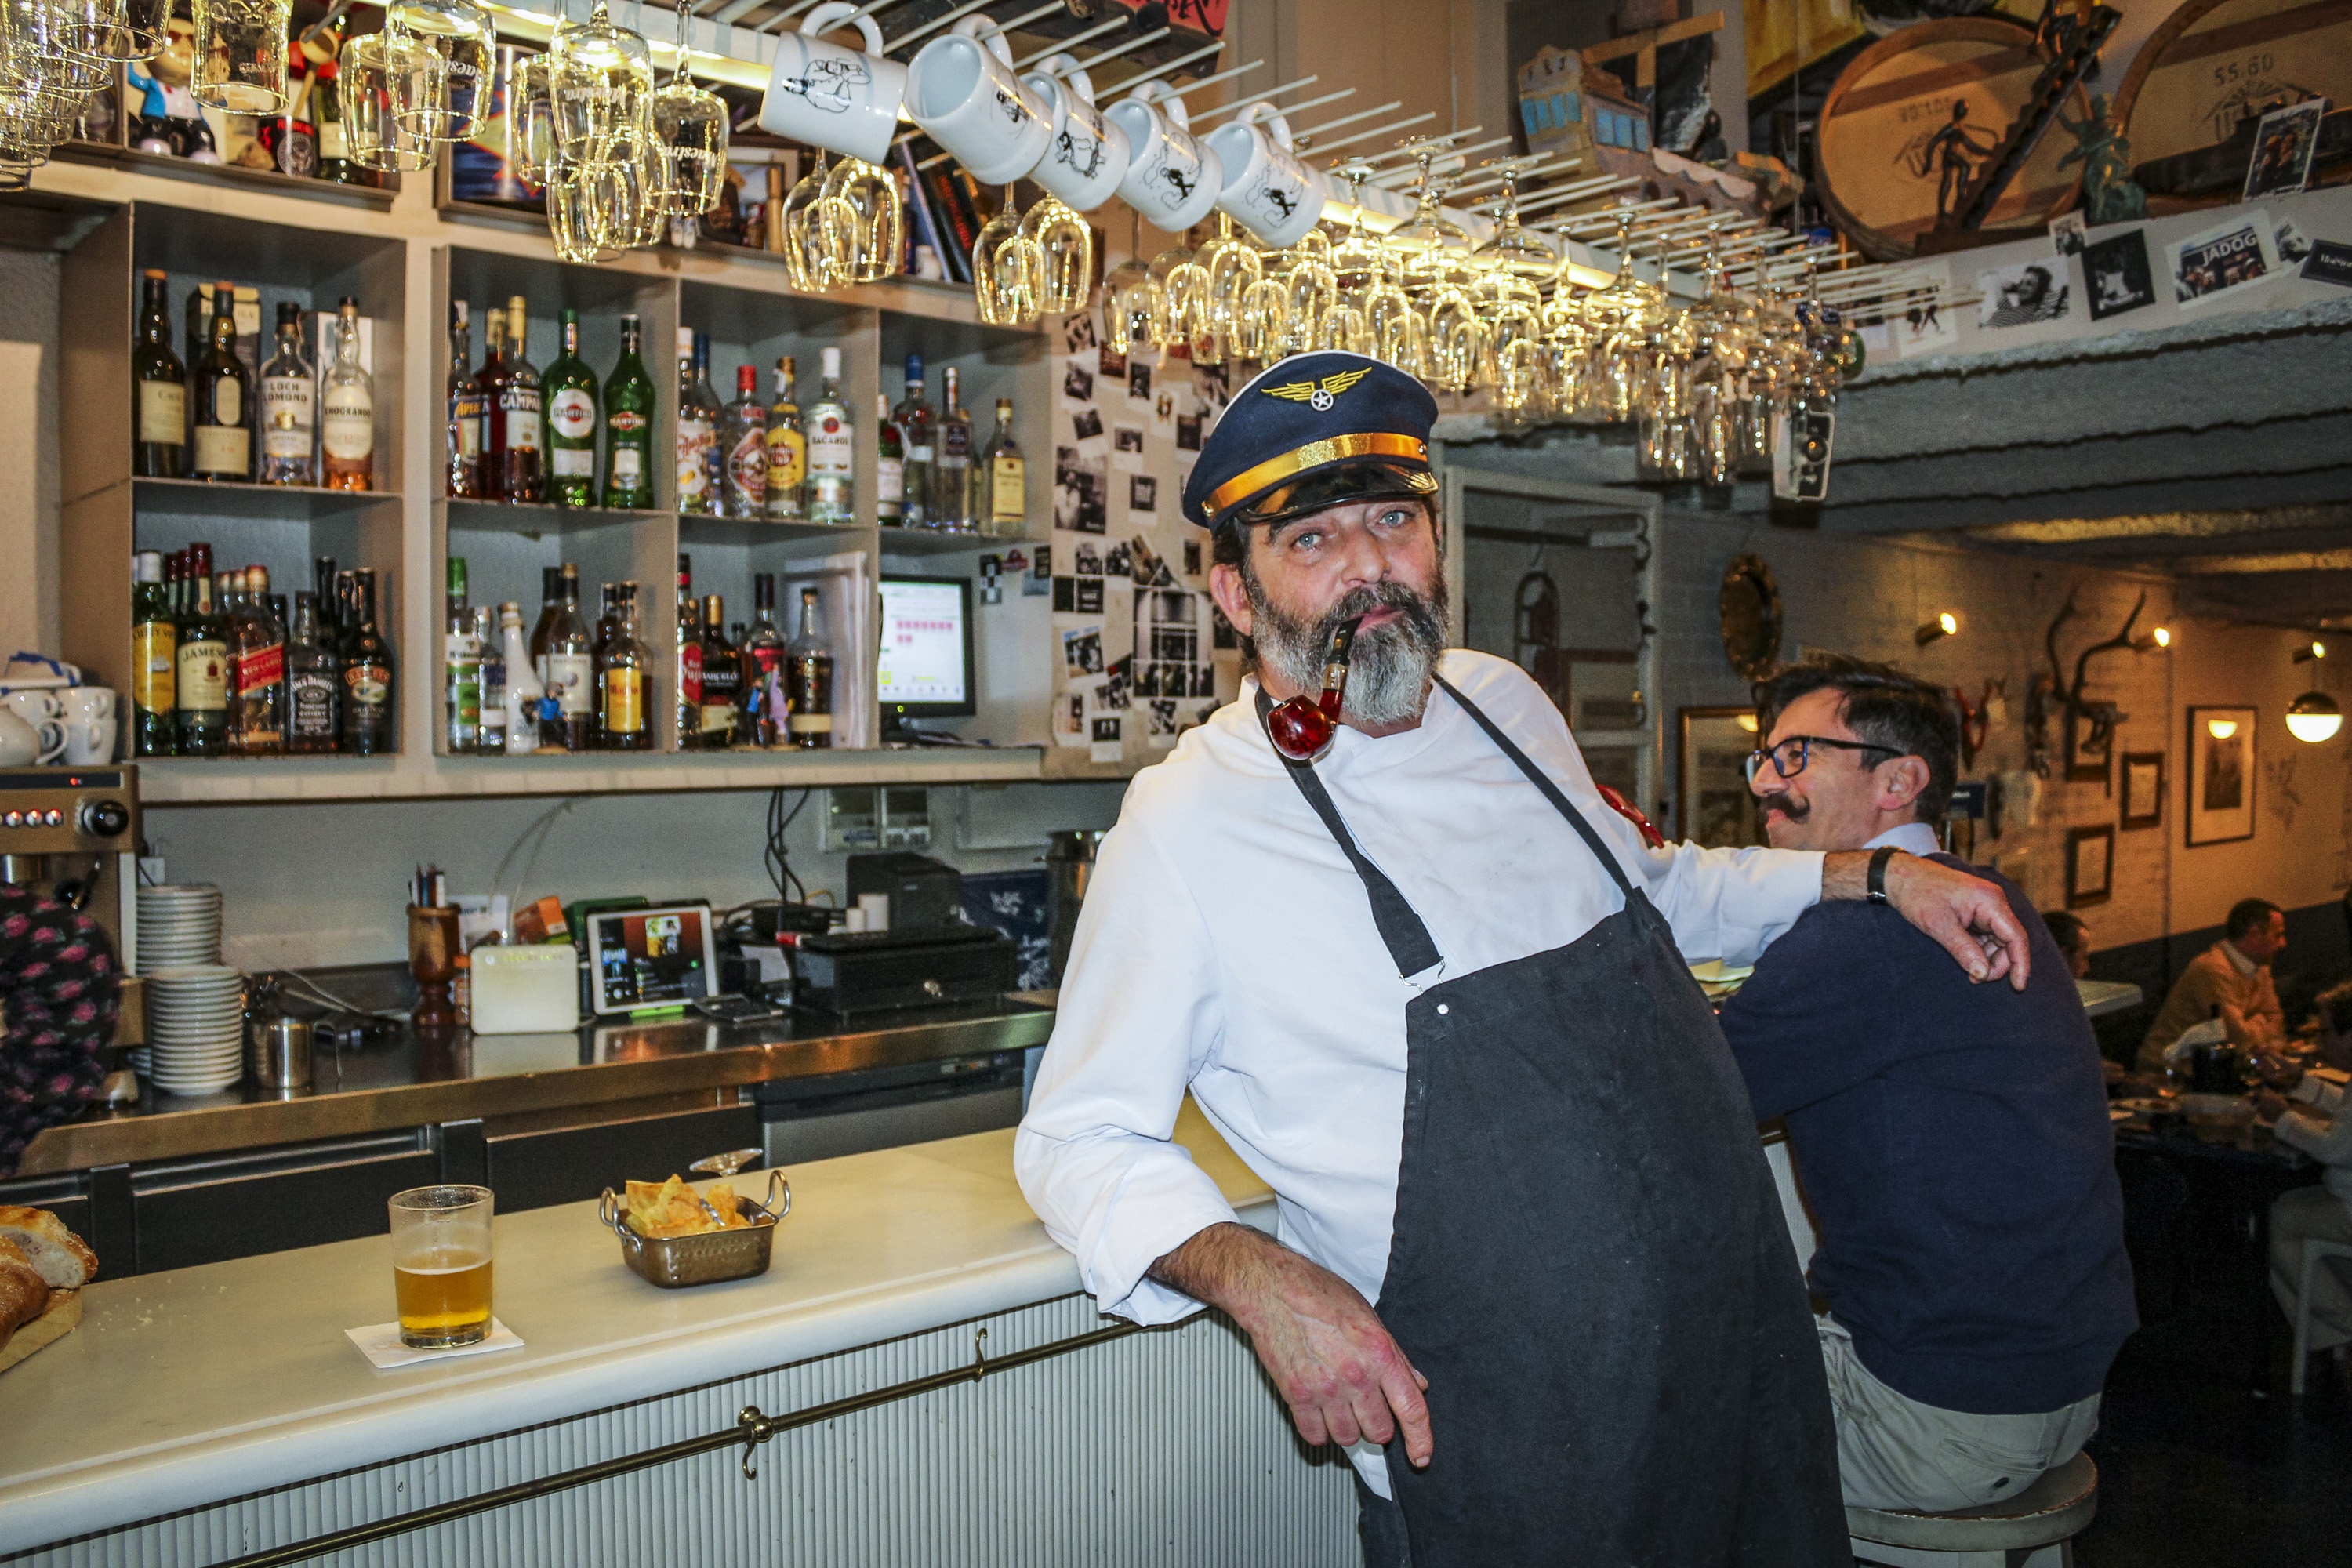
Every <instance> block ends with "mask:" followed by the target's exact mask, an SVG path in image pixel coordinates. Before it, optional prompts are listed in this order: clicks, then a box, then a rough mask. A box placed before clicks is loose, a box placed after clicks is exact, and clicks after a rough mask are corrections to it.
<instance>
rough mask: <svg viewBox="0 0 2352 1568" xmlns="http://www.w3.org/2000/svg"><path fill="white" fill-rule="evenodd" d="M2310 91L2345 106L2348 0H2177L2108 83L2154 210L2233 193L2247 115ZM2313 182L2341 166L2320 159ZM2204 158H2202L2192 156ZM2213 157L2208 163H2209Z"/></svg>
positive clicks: (2349, 67) (2351, 90) (2247, 139)
mask: <svg viewBox="0 0 2352 1568" xmlns="http://www.w3.org/2000/svg"><path fill="white" fill-rule="evenodd" d="M2307 98H2325V99H2329V100H2333V106H2334V107H2335V108H2336V109H2339V110H2340V109H2342V108H2344V107H2345V106H2346V105H2347V103H2352V0H2186V3H2185V4H2184V5H2182V6H2181V7H2180V9H2179V10H2178V11H2175V12H2174V13H2173V14H2172V15H2171V16H2168V17H2166V18H2165V19H2164V21H2163V22H2162V23H2160V24H2159V25H2158V27H2157V29H2156V31H2155V32H2154V33H2151V34H2150V35H2148V40H2147V43H2145V44H2143V45H2141V46H2140V50H2139V53H2138V54H2137V55H2136V56H2134V57H2133V58H2132V64H2131V69H2130V70H2129V71H2128V72H2126V74H2125V76H2124V79H2123V84H2122V85H2121V86H2120V87H2118V88H2117V89H2116V105H2115V115H2116V122H2117V123H2118V124H2120V125H2121V126H2122V127H2123V129H2124V135H2125V136H2126V139H2128V140H2129V142H2131V163H2132V165H2133V167H2134V169H2135V170H2136V171H2137V170H2145V171H2147V182H2146V183H2147V184H2148V185H2149V187H2150V188H2149V191H2148V204H2147V205H2148V211H2149V212H2151V213H2155V214H2158V215H2162V214H2165V213H2172V212H2185V211H2189V210H2192V209H2194V208H2197V207H2203V206H2218V205H2223V204H2226V203H2229V202H2234V201H2236V200H2237V199H2238V197H2239V195H2240V193H2241V191H2242V189H2243V182H2244V176H2245V172H2246V157H2245V155H2244V153H2240V152H2238V151H2236V150H2235V149H2231V150H2230V151H2228V152H2226V153H2225V152H2223V151H2222V146H2223V144H2224V143H2227V142H2232V141H2237V142H2243V143H2244V145H2245V149H2246V151H2247V152H2251V150H2252V120H2253V119H2255V118H2259V117H2260V115H2261V114H2262V112H2263V110H2264V109H2266V108H2270V107H2273V106H2274V105H2277V104H2282V103H2300V102H2302V101H2303V100H2305V99H2307ZM2200 153H2202V154H2205V156H2203V157H2200V156H2199V154H2200ZM2322 156H2323V161H2322V163H2319V164H2315V166H2314V167H2313V169H2312V183H2313V184H2323V183H2333V182H2334V181H2335V180H2336V179H2338V178H2341V177H2343V176H2344V175H2345V174H2347V169H2345V168H2344V167H2343V166H2341V163H2340V162H2336V163H2330V162H2329V161H2328V160H2326V142H2325V141H2323V148H2322ZM2208 165H2210V167H2209V166H2208Z"/></svg>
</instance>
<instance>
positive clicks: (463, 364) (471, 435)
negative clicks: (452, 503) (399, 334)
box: [441, 300, 482, 500]
mask: <svg viewBox="0 0 2352 1568" xmlns="http://www.w3.org/2000/svg"><path fill="white" fill-rule="evenodd" d="M473 357H474V346H473V343H472V342H471V341H470V338H469V336H468V333H467V307H466V301H464V300H450V301H449V381H448V387H447V391H446V400H447V405H448V422H447V425H446V427H445V429H444V433H443V436H442V441H441V449H442V455H443V459H444V461H443V475H444V483H445V485H446V488H447V490H448V494H449V499H450V500H478V499H480V497H481V493H482V391H481V388H480V387H479V386H478V385H476V384H475V383H474V367H473V363H472V361H473Z"/></svg>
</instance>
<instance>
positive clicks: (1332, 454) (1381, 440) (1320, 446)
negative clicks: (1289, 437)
mask: <svg viewBox="0 0 2352 1568" xmlns="http://www.w3.org/2000/svg"><path fill="white" fill-rule="evenodd" d="M1346 458H1412V459H1413V460H1414V461H1416V462H1423V463H1425V462H1427V461H1428V460H1429V443H1428V442H1426V441H1423V440H1420V439H1418V438H1416V437H1412V436H1396V435H1391V434H1389V433H1388V432H1386V431H1379V430H1374V431H1367V432H1364V433H1362V434H1360V435H1354V436H1328V437H1324V438H1323V439H1322V440H1320V441H1309V442H1307V445H1305V446H1304V447H1296V448H1294V449H1292V450H1290V451H1287V452H1285V453H1284V454H1282V456H1280V457H1278V458H1267V459H1266V460H1265V462H1263V463H1260V464H1258V465H1257V466H1256V467H1255V468H1248V469H1244V471H1243V472H1241V473H1240V474H1237V475H1235V476H1234V478H1232V479H1227V480H1226V481H1225V482H1224V483H1223V484H1222V485H1219V486H1218V487H1217V488H1216V489H1213V490H1212V491H1210V492H1209V516H1208V517H1207V518H1206V519H1203V520H1202V521H1214V519H1215V518H1216V516H1217V514H1218V513H1220V512H1223V511H1224V510H1226V509H1228V508H1230V507H1234V506H1238V505H1239V504H1240V503H1241V502H1243V501H1244V500H1248V499H1249V498H1250V497H1251V496H1254V495H1255V494H1257V493H1258V491H1260V490H1263V489H1269V488H1271V487H1272V486H1275V485H1278V484H1280V483H1281V482H1282V481H1283V480H1285V479H1289V478H1290V477H1291V476H1292V475H1294V474H1299V473H1304V472H1305V471H1306V470H1307V469H1308V468H1320V467H1321V466H1322V465H1324V464H1325V463H1337V462H1340V461H1342V460H1344V459H1346Z"/></svg>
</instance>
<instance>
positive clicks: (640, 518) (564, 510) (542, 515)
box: [441, 499, 670, 535]
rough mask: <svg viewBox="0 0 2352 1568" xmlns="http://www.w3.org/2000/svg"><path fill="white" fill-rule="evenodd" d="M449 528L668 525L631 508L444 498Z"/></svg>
mask: <svg viewBox="0 0 2352 1568" xmlns="http://www.w3.org/2000/svg"><path fill="white" fill-rule="evenodd" d="M441 504H442V505H443V506H445V507H446V508H447V509H448V517H449V528H450V531H452V532H458V533H533V534H537V533H557V534H565V535H570V534H576V533H582V532H588V531H594V530H597V529H604V528H613V527H617V526H621V525H625V524H636V523H667V521H669V517H670V514H669V513H668V512H666V511H646V510H637V509H635V508H633V507H604V506H556V505H553V504H552V503H551V502H547V501H509V500H457V499H446V500H443V501H442V502H441Z"/></svg>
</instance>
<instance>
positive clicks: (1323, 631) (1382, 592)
mask: <svg viewBox="0 0 2352 1568" xmlns="http://www.w3.org/2000/svg"><path fill="white" fill-rule="evenodd" d="M1379 609H1393V610H1404V611H1407V612H1409V613H1411V612H1418V618H1420V619H1423V620H1425V621H1433V620H1434V619H1435V611H1434V609H1433V606H1432V605H1430V603H1429V601H1428V600H1427V599H1424V598H1423V597H1422V596H1421V595H1419V594H1416V593H1414V592H1413V591H1412V589H1411V588H1408V587H1406V586H1405V585H1404V584H1402V583H1371V584H1366V585H1365V586H1363V587H1361V588H1356V589H1352V590H1350V591H1349V594H1348V595H1347V596H1346V597H1345V598H1343V599H1341V600H1340V601H1339V603H1338V604H1337V605H1333V606H1332V607H1331V611H1330V613H1329V614H1328V615H1327V616H1324V617H1323V620H1322V624H1321V625H1320V626H1318V627H1316V639H1317V641H1318V644H1320V645H1322V646H1326V647H1328V646H1329V644H1330V641H1331V634H1332V633H1333V632H1336V631H1338V630H1339V626H1340V623H1342V622H1343V621H1351V620H1354V619H1355V618H1356V617H1357V616H1368V615H1370V614H1371V613H1372V612H1373V611H1374V610H1379ZM1384 629H1386V628H1383V627H1374V628H1373V629H1372V631H1370V632H1368V633H1366V634H1365V635H1366V636H1367V637H1374V636H1378V635H1379V633H1380V632H1381V631H1382V630H1384ZM1399 629H1400V631H1402V627H1400V628H1399Z"/></svg>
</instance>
